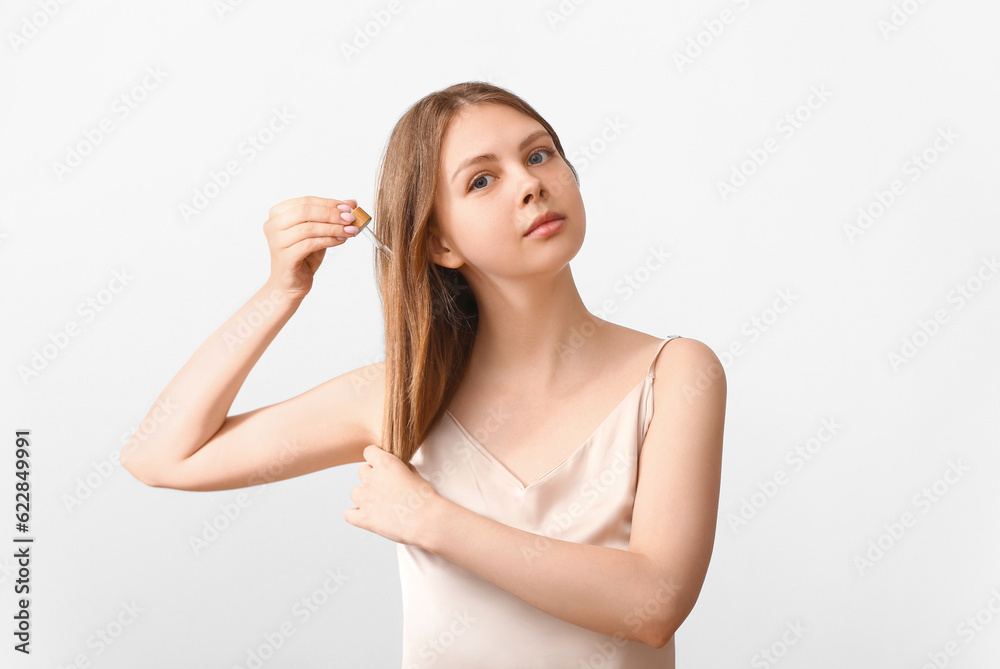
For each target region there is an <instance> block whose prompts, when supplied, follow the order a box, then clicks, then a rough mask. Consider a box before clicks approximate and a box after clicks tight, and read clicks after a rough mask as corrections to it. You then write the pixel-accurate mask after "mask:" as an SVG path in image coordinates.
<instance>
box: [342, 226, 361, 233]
mask: <svg viewBox="0 0 1000 669" xmlns="http://www.w3.org/2000/svg"><path fill="white" fill-rule="evenodd" d="M344 232H347V233H350V234H352V235H354V234H357V232H358V226H356V225H345V226H344Z"/></svg>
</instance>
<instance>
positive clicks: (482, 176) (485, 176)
mask: <svg viewBox="0 0 1000 669" xmlns="http://www.w3.org/2000/svg"><path fill="white" fill-rule="evenodd" d="M489 176H490V175H489V174H480V175H479V176H478V177H476V178H475V179H473V180H472V183H471V184H469V190H482V189H483V188H485V187H486V185H487V184H485V183H484V184H483V185H482V187H477V186H476V184H478V183H480V182H481V181H483V180H484V179H488V178H489Z"/></svg>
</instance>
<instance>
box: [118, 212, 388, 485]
mask: <svg viewBox="0 0 1000 669" xmlns="http://www.w3.org/2000/svg"><path fill="white" fill-rule="evenodd" d="M348 202H349V203H353V200H348ZM340 203H341V201H340V200H330V199H326V198H316V197H304V198H296V199H293V200H286V201H285V202H282V203H280V204H278V205H275V206H274V207H272V208H271V211H270V215H269V218H268V221H267V222H266V223H265V224H264V232H265V235H266V236H267V240H268V244H269V246H270V249H271V275H270V277H269V278H268V280H267V282H265V283H264V285H263V286H262V287H261V288H260V289H259V290H258V291H257V292H256V293H255V294H254V295H253V297H251V298H250V299H249V300H248V301H247V302H246V304H244V305H243V306H242V307H240V309H239V310H238V311H237V312H236V313H235V314H233V315H232V316H231V317H230V318H229V319H228V320H227V321H226V322H225V323H224V324H223V325H222V326H221V327H220V328H219V329H218V330H216V331H215V332H214V333H213V334H212V335H211V336H210V337H209V338H208V339H207V340H206V341H205V342H204V343H202V345H201V346H200V347H199V348H198V350H197V351H195V353H194V355H192V356H191V358H190V359H189V360H188V361H187V363H186V364H185V365H184V366H183V367H182V368H181V370H180V371H179V372H177V374H176V375H175V376H174V378H173V379H172V380H171V381H170V383H169V384H168V385H167V387H166V388H165V389H164V390H163V391H162V392H161V393H160V395H159V397H158V398H157V400H156V402H155V403H154V405H153V407H152V408H151V409H150V410H149V413H148V414H147V415H146V418H145V419H144V420H143V422H142V424H141V425H140V427H139V429H138V430H137V431H136V433H135V434H134V435H133V436H132V438H131V439H130V440H129V441H128V442H127V443H126V445H125V447H124V448H122V451H121V454H120V456H119V459H120V462H121V464H122V466H123V467H124V468H125V469H126V470H127V471H129V472H130V473H131V474H132V475H133V476H135V477H136V478H137V479H139V480H140V481H143V482H144V483H146V484H148V485H152V486H158V487H171V488H181V489H187V490H220V489H226V488H234V487H244V486H248V485H254V484H256V483H265V482H268V481H271V480H279V479H283V478H288V477H289V476H292V475H296V474H301V473H305V472H306V471H310V470H312V469H316V468H318V467H320V466H322V465H323V464H330V463H338V462H341V461H342V462H353V461H357V459H358V457H356V456H360V452H361V450H362V448H363V446H364V443H366V441H367V440H369V439H370V438H371V434H370V430H368V429H362V427H361V426H362V425H365V426H367V424H368V421H364V422H363V423H362V421H361V419H360V417H359V414H358V411H357V407H358V405H360V404H361V403H362V400H367V399H368V398H361V397H359V396H358V393H357V392H352V393H350V396H349V394H348V390H347V388H348V386H349V385H350V384H349V379H342V380H340V381H337V382H335V383H334V382H328V384H326V385H325V386H320V388H319V389H316V390H314V391H313V392H310V393H305V394H304V395H302V396H300V397H301V399H300V398H293V399H292V400H288V401H286V402H284V403H281V404H278V405H272V406H271V407H264V408H262V409H258V410H256V411H253V412H249V413H247V414H242V415H240V416H233V417H227V414H228V412H229V409H230V407H231V406H232V403H233V400H234V399H235V398H236V394H237V393H238V392H239V390H240V388H241V387H242V385H243V382H244V381H245V380H246V378H247V376H248V375H249V373H250V370H251V369H253V366H254V365H255V364H256V363H257V361H258V360H259V359H260V357H261V355H262V354H263V353H264V351H265V350H266V349H267V347H268V345H270V343H271V341H272V340H273V339H274V338H275V336H276V335H277V334H278V332H279V331H280V330H281V328H282V327H283V326H284V325H285V323H287V322H288V319H290V318H291V317H292V315H293V314H294V313H295V311H296V310H297V309H298V307H299V304H300V303H301V302H302V300H303V299H304V297H305V296H306V294H308V292H309V290H310V288H311V286H312V277H313V273H314V272H315V271H316V269H317V268H318V267H319V265H320V263H321V262H322V259H323V254H324V253H325V251H326V249H327V248H329V247H331V246H338V245H340V244H341V243H343V242H342V241H340V240H339V239H338V238H336V237H334V235H338V234H344V233H343V229H344V226H345V225H346V223H347V221H344V220H341V219H340V213H341V210H339V209H338V208H337V205H338V204H340ZM348 234H350V233H348ZM373 390H374V389H373ZM351 396H353V397H351ZM338 397H340V398H342V399H343V400H344V401H342V402H341V405H340V406H337V405H335V404H325V405H324V404H323V400H324V399H325V400H330V399H331V398H338ZM310 412H311V413H310ZM310 415H311V416H312V417H313V419H312V421H310V420H309V416H310ZM330 415H333V416H338V417H339V418H338V420H339V421H340V422H341V423H343V425H340V424H335V425H323V426H322V428H324V430H325V436H323V435H320V434H318V433H317V429H316V428H314V427H313V425H312V424H313V423H314V422H316V421H319V420H322V419H323V417H324V416H327V417H328V416H330ZM331 428H336V429H335V430H331ZM338 458H339V460H338ZM258 470H260V471H258Z"/></svg>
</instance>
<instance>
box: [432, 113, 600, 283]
mask: <svg viewBox="0 0 1000 669" xmlns="http://www.w3.org/2000/svg"><path fill="white" fill-rule="evenodd" d="M487 154H492V155H491V156H489V157H481V156H486V155H487ZM470 161H471V162H470ZM434 212H435V216H434V219H433V220H432V221H431V224H430V230H431V232H432V236H431V238H430V250H431V254H432V257H433V259H434V262H436V263H437V264H439V265H443V266H445V267H452V268H459V267H461V268H462V269H461V271H462V274H463V275H464V276H465V277H466V279H467V280H468V281H469V282H470V284H475V283H478V281H477V279H478V278H487V277H498V278H518V277H524V276H527V275H532V274H537V273H541V272H547V273H551V272H555V271H558V270H559V269H560V268H561V267H563V266H564V265H565V264H566V263H568V262H569V261H570V260H571V259H572V258H573V257H574V256H575V255H576V253H577V251H579V250H580V247H581V246H583V237H584V233H585V231H586V214H585V212H584V208H583V199H582V198H581V197H580V189H579V187H578V186H577V183H576V178H575V177H574V176H573V172H572V171H571V170H570V167H569V165H568V164H567V163H566V161H564V160H563V159H562V157H561V156H560V155H559V152H558V151H556V148H555V144H554V143H553V142H552V138H551V137H550V136H549V134H548V133H547V132H546V131H545V129H544V128H543V127H542V125H541V124H540V123H538V121H536V120H535V119H533V118H531V117H530V116H526V115H524V114H522V113H521V112H519V111H517V110H516V109H514V108H513V107H509V106H507V105H503V104H495V103H489V104H479V105H475V106H472V107H463V108H462V109H461V110H460V111H459V112H458V113H456V115H455V116H454V117H453V118H452V121H451V123H450V124H449V126H448V129H447V130H446V131H445V134H444V137H443V140H442V143H441V155H440V161H439V164H438V186H437V192H436V193H435V204H434ZM549 212H555V213H558V214H560V215H561V217H562V218H563V219H564V221H563V223H562V227H561V228H560V229H558V230H557V231H555V232H554V233H552V234H549V235H547V236H531V237H526V236H525V233H526V232H527V231H528V229H529V227H530V226H531V225H532V223H533V222H534V221H535V219H536V218H537V217H538V216H539V215H541V214H546V213H549ZM487 280H488V278H487ZM473 287H475V286H473Z"/></svg>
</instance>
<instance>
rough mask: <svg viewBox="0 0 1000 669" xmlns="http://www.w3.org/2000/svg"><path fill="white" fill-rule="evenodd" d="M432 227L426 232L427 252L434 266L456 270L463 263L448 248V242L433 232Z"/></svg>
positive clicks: (463, 262) (459, 257)
mask: <svg viewBox="0 0 1000 669" xmlns="http://www.w3.org/2000/svg"><path fill="white" fill-rule="evenodd" d="M434 229H435V228H434V226H431V227H429V228H428V230H427V251H428V252H429V253H430V256H431V260H432V261H433V262H434V264H435V265H441V266H442V267H450V268H451V269H458V268H459V267H461V266H462V265H464V264H465V261H464V260H463V259H462V258H461V256H459V255H458V254H457V253H456V252H455V251H452V250H451V248H449V246H448V240H446V239H442V238H441V237H439V236H438V235H437V233H435V232H434Z"/></svg>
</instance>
